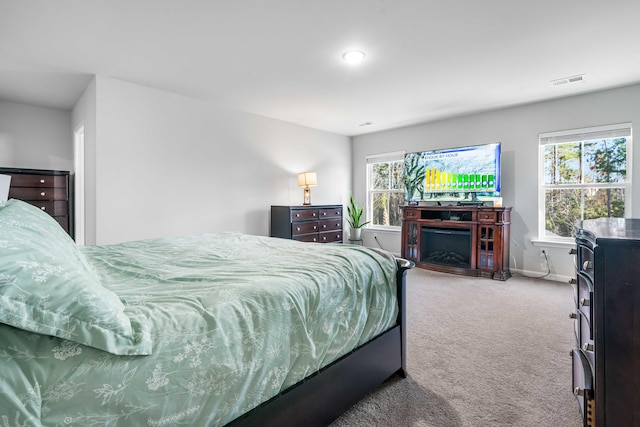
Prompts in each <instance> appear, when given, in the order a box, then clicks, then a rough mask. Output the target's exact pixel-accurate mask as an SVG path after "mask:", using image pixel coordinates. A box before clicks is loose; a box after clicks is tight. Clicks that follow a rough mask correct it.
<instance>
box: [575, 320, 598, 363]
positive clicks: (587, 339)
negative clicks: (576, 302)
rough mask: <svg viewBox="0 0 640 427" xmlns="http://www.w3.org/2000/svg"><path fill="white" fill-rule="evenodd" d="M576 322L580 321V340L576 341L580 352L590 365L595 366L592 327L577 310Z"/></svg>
mask: <svg viewBox="0 0 640 427" xmlns="http://www.w3.org/2000/svg"><path fill="white" fill-rule="evenodd" d="M577 321H578V322H580V340H579V342H578V344H579V346H580V349H581V350H582V353H583V354H584V355H585V357H586V358H587V360H588V361H589V365H590V366H591V367H595V360H596V357H595V355H596V354H595V347H594V341H593V327H592V325H591V323H590V322H589V319H587V316H585V315H584V314H583V313H582V311H578V319H577Z"/></svg>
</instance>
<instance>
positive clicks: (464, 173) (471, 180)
mask: <svg viewBox="0 0 640 427" xmlns="http://www.w3.org/2000/svg"><path fill="white" fill-rule="evenodd" d="M404 161H405V199H406V200H407V201H423V200H452V201H455V200H458V201H460V200H465V199H467V200H468V199H471V200H478V198H479V197H485V198H491V197H497V196H500V143H499V142H498V143H493V144H484V145H474V146H468V147H458V148H451V149H444V150H433V151H421V152H415V153H407V154H406V155H405V159H404Z"/></svg>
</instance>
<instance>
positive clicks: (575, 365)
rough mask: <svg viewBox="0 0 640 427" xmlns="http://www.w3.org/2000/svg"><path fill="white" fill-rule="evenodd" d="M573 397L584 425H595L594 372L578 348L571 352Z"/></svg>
mask: <svg viewBox="0 0 640 427" xmlns="http://www.w3.org/2000/svg"><path fill="white" fill-rule="evenodd" d="M571 356H572V371H573V375H572V385H573V395H574V396H575V398H576V399H577V400H578V407H579V408H580V413H581V414H582V417H583V425H585V426H586V425H594V424H592V423H593V422H594V420H593V410H594V407H593V406H594V402H593V372H592V370H591V367H590V366H589V362H588V361H587V358H586V356H585V355H584V353H583V352H582V351H581V350H580V349H577V348H574V349H573V350H571Z"/></svg>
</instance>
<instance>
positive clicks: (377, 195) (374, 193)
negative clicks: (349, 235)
mask: <svg viewBox="0 0 640 427" xmlns="http://www.w3.org/2000/svg"><path fill="white" fill-rule="evenodd" d="M402 204H404V153H403V152H399V153H390V154H383V155H378V156H372V157H368V158H367V221H371V226H373V227H392V228H399V227H400V225H401V219H402V213H401V212H400V205H402Z"/></svg>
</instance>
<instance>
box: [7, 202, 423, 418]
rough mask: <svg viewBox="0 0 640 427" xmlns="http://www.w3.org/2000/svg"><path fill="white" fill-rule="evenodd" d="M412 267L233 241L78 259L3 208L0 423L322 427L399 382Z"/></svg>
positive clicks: (218, 237) (203, 238)
mask: <svg viewBox="0 0 640 427" xmlns="http://www.w3.org/2000/svg"><path fill="white" fill-rule="evenodd" d="M410 267H411V265H410V263H408V262H407V261H404V260H401V259H396V258H394V257H393V256H391V255H390V254H388V253H386V252H383V251H376V250H372V249H367V248H363V247H360V246H353V245H319V244H307V243H300V242H295V241H292V240H285V239H277V238H270V237H261V236H250V235H244V234H240V233H215V234H203V235H197V236H184V237H174V238H161V239H149V240H142V241H134V242H126V243H120V244H114V245H105V246H91V247H79V246H76V245H75V244H74V242H73V241H72V240H71V238H70V237H69V236H68V235H67V234H66V233H65V232H64V231H63V230H62V228H61V227H60V226H59V225H58V224H57V223H56V222H55V221H54V220H53V219H52V218H51V217H49V216H48V215H47V214H45V213H43V212H41V211H40V210H38V209H37V208H35V207H33V206H31V205H29V204H27V203H24V202H21V201H18V200H9V201H8V202H5V203H0V425H3V426H4V425H7V426H8V425H11V426H13V425H16V426H32V425H33V426H36V425H51V426H63V425H69V426H104V425H109V426H132V425H148V426H167V425H189V426H222V425H231V426H241V425H301V426H302V425H304V426H308V425H327V424H329V423H330V422H331V421H333V420H334V419H335V418H337V417H338V416H339V415H340V414H341V413H342V412H344V411H345V410H346V409H348V408H349V407H350V406H352V405H353V404H354V403H355V402H357V401H358V400H359V399H361V398H362V397H363V396H364V395H365V394H366V393H368V392H369V391H371V390H372V389H374V388H375V387H377V386H378V385H380V384H381V383H382V382H384V381H385V380H386V379H387V378H389V377H391V376H393V375H395V374H399V375H402V376H404V375H405V374H406V369H405V347H406V345H405V334H404V331H405V325H404V315H403V310H404V277H405V271H406V269H408V268H410Z"/></svg>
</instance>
